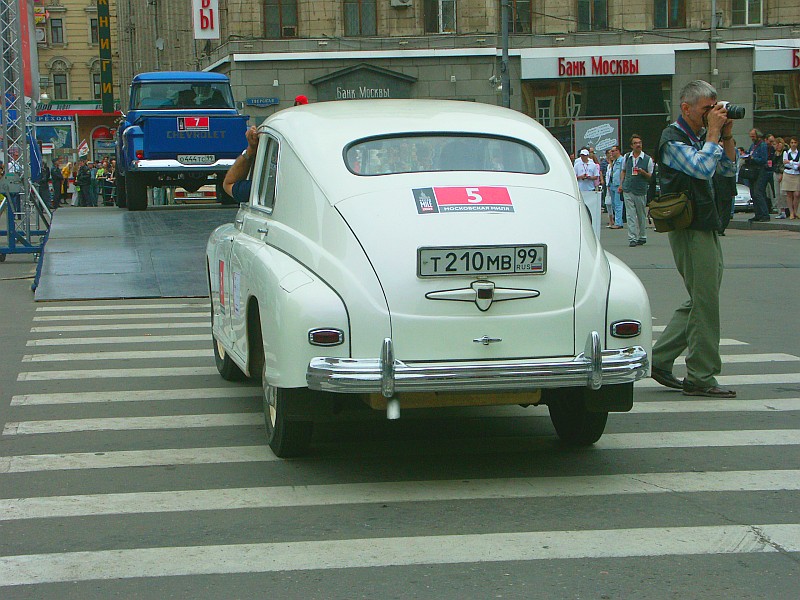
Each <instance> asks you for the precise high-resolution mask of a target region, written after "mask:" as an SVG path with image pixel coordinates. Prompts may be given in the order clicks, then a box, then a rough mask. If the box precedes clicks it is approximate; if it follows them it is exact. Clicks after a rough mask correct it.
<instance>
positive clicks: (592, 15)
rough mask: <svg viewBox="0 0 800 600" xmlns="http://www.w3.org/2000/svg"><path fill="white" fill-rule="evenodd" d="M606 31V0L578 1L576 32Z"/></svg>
mask: <svg viewBox="0 0 800 600" xmlns="http://www.w3.org/2000/svg"><path fill="white" fill-rule="evenodd" d="M606 29H608V2H607V0H578V31H605V30H606Z"/></svg>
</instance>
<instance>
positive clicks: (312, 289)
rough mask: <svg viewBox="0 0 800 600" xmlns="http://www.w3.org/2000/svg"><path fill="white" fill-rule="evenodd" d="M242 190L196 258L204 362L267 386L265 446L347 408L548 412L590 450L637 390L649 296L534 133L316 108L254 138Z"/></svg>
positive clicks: (515, 116) (513, 126)
mask: <svg viewBox="0 0 800 600" xmlns="http://www.w3.org/2000/svg"><path fill="white" fill-rule="evenodd" d="M259 134H260V143H259V148H258V155H257V158H256V161H255V168H254V171H253V175H252V191H251V195H250V200H249V202H248V203H246V204H243V205H242V206H241V208H240V209H239V212H238V214H237V215H236V220H235V222H234V223H232V224H228V225H223V226H221V227H219V228H218V229H216V230H215V231H214V232H213V234H212V235H211V238H210V239H209V242H208V248H207V258H208V265H207V266H208V277H209V288H210V296H211V312H212V332H213V337H214V349H215V354H216V362H217V366H218V368H219V371H220V373H221V374H222V376H223V377H224V378H226V379H235V378H239V377H242V376H249V377H253V378H259V377H260V378H261V379H262V381H263V387H264V412H265V417H266V429H267V437H268V441H269V445H270V446H271V448H272V450H273V451H274V452H275V454H277V455H278V456H293V455H298V454H301V453H303V452H304V451H305V450H306V449H307V448H308V445H309V442H310V439H311V434H312V428H313V421H314V419H315V418H318V417H319V415H321V414H323V413H324V412H325V411H328V410H331V407H332V406H335V405H336V404H337V401H339V403H340V401H341V400H342V399H344V398H347V399H348V400H351V401H352V400H353V399H360V400H363V401H364V402H365V403H366V404H368V405H369V406H371V407H372V408H374V409H381V410H386V411H387V416H388V417H389V418H397V417H398V416H399V414H400V410H401V409H405V408H420V407H434V406H437V407H438V406H474V405H499V404H521V405H547V407H548V408H549V411H550V416H551V419H552V422H553V425H554V426H555V429H556V432H557V433H558V435H559V437H560V438H561V439H562V440H564V441H565V442H567V443H570V444H576V445H588V444H592V443H594V442H595V441H597V440H598V439H599V438H600V436H601V435H602V433H603V430H604V428H605V424H606V419H607V417H608V412H609V411H628V410H630V409H631V407H632V404H633V382H634V381H636V380H637V379H640V378H642V377H646V376H647V375H648V374H649V368H650V367H649V358H648V357H649V353H650V349H651V335H652V334H651V317H650V305H649V301H648V298H647V294H646V292H645V290H644V288H643V286H642V284H641V283H640V281H639V280H638V279H637V277H636V276H635V275H634V274H633V273H632V272H631V270H630V269H628V268H627V267H626V266H625V265H624V264H623V263H622V262H621V261H620V260H618V259H617V258H615V257H614V256H612V255H610V254H607V253H606V252H604V251H603V249H602V247H601V246H600V242H599V241H598V239H597V238H596V237H595V234H594V232H593V230H592V226H591V222H590V216H589V212H588V211H587V209H586V208H585V206H584V205H583V203H582V202H581V200H580V197H581V196H580V194H579V192H578V189H577V184H576V181H575V177H574V174H573V170H572V165H571V163H570V162H569V158H568V157H567V154H566V153H565V152H564V150H563V149H562V148H561V146H560V145H559V144H558V143H557V142H556V140H555V139H554V138H553V137H552V136H551V135H550V134H549V133H548V132H547V131H546V130H545V129H544V128H543V127H541V126H540V125H538V124H537V123H536V122H535V121H533V120H531V119H530V118H528V117H526V116H525V115H523V114H521V113H519V112H516V111H512V110H507V109H503V108H498V107H494V106H489V105H485V104H478V103H468V102H450V101H433V100H430V101H429V100H374V101H372V100H369V101H367V100H365V101H348V102H328V103H320V104H315V105H308V106H301V107H296V108H291V109H288V110H283V111H280V112H278V113H276V114H274V115H273V116H271V117H270V118H268V119H267V120H266V121H265V122H264V123H263V124H262V125H261V127H260V129H259Z"/></svg>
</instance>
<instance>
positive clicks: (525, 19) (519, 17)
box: [508, 0, 531, 33]
mask: <svg viewBox="0 0 800 600" xmlns="http://www.w3.org/2000/svg"><path fill="white" fill-rule="evenodd" d="M509 8H510V9H511V22H510V23H509V24H508V31H509V32H510V33H530V32H531V0H511V6H510V7H509Z"/></svg>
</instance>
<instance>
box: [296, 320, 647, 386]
mask: <svg viewBox="0 0 800 600" xmlns="http://www.w3.org/2000/svg"><path fill="white" fill-rule="evenodd" d="M649 368H650V362H649V359H648V357H647V352H646V351H645V349H644V348H642V347H641V346H630V347H628V348H621V349H617V350H601V346H600V335H599V334H598V333H597V332H596V331H593V332H592V333H591V334H589V336H588V338H587V340H586V349H585V350H584V351H583V352H581V353H580V354H578V355H577V356H574V357H564V358H556V359H537V360H531V359H521V360H502V361H496V360H491V361H471V362H425V363H404V362H402V361H400V360H396V359H395V358H394V349H393V345H392V340H391V339H390V338H386V339H385V340H384V341H383V346H382V349H381V357H380V358H365V359H355V358H329V357H317V358H313V359H311V362H310V363H309V365H308V370H307V371H306V381H307V382H308V387H309V388H311V389H313V390H320V391H326V392H336V393H350V394H375V393H380V394H382V395H383V396H384V397H385V398H392V397H393V396H394V394H395V393H397V392H429V391H461V392H470V391H481V390H486V391H491V390H494V391H497V390H523V389H537V388H558V387H575V386H584V385H585V386H587V387H588V388H590V389H594V390H596V389H599V388H600V387H601V386H603V385H613V384H621V383H633V382H634V381H636V380H638V379H642V378H643V377H646V376H647V374H648V371H649Z"/></svg>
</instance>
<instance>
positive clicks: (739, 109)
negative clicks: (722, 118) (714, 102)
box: [724, 102, 744, 119]
mask: <svg viewBox="0 0 800 600" xmlns="http://www.w3.org/2000/svg"><path fill="white" fill-rule="evenodd" d="M724 104H725V108H726V109H727V111H728V118H729V119H744V106H739V105H738V104H731V103H730V102H725V103H724Z"/></svg>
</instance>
